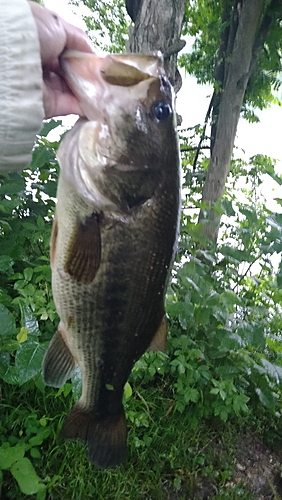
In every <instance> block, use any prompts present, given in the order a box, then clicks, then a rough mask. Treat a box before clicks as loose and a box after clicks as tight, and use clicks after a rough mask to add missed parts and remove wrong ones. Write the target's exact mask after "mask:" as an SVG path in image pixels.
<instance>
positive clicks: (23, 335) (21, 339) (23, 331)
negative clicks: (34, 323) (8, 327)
mask: <svg viewBox="0 0 282 500" xmlns="http://www.w3.org/2000/svg"><path fill="white" fill-rule="evenodd" d="M27 335H28V329H27V328H25V327H24V326H22V327H21V329H20V332H19V333H18V335H17V341H18V342H19V344H22V343H23V342H26V341H27Z"/></svg>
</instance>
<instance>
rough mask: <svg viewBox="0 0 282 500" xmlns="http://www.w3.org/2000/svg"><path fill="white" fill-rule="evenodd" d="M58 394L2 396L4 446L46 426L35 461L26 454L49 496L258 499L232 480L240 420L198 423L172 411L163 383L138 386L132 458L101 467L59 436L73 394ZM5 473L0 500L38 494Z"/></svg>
mask: <svg viewBox="0 0 282 500" xmlns="http://www.w3.org/2000/svg"><path fill="white" fill-rule="evenodd" d="M56 395H57V392H56V391H54V390H52V389H50V388H46V389H45V391H44V392H40V391H39V390H36V389H35V388H28V386H26V387H25V386H23V387H21V388H18V387H14V388H12V390H11V386H8V385H5V384H4V385H3V387H2V399H1V401H0V412H1V431H0V438H1V443H3V442H5V441H9V442H10V444H11V445H15V444H16V442H17V441H18V440H21V439H23V440H27V439H29V438H30V436H38V434H39V433H40V432H41V431H42V428H44V429H45V437H44V439H43V442H42V443H41V445H38V446H35V447H36V449H37V450H38V453H35V455H36V456H35V458H33V457H31V455H30V450H29V451H28V452H27V456H28V457H29V458H31V460H32V463H33V465H34V468H35V470H36V472H37V474H38V476H39V477H40V478H41V479H43V481H44V482H45V484H46V485H47V498H48V500H79V499H81V500H85V499H92V500H105V499H109V500H150V499H152V500H167V499H170V500H176V499H177V500H181V499H191V500H194V499H195V500H196V499H204V498H214V499H217V500H223V499H230V500H231V499H238V498H242V499H243V500H251V499H253V498H254V497H253V496H252V495H251V493H250V492H248V490H247V488H246V487H243V486H242V485H240V484H239V485H234V484H232V481H231V478H232V473H233V469H234V450H235V446H236V442H237V439H238V432H239V424H240V423H239V422H235V423H234V422H233V423H227V424H223V423H220V422H219V421H204V420H203V421H201V422H196V421H195V418H193V416H192V415H191V414H190V413H189V412H187V413H183V414H182V415H181V414H179V413H176V412H174V410H173V406H172V401H171V399H170V398H168V397H165V396H164V392H163V390H162V387H150V386H147V387H142V386H140V387H137V388H134V391H133V395H132V397H131V398H130V399H129V400H127V402H126V412H127V416H128V421H129V436H128V460H127V462H126V464H125V465H123V466H121V467H118V468H116V469H113V470H108V471H107V470H106V471H99V470H96V469H94V468H93V466H92V465H91V463H89V461H88V460H87V455H86V450H85V447H84V446H83V444H81V443H77V442H63V441H60V440H59V438H58V435H59V429H60V427H61V425H62V422H63V420H64V418H65V416H66V414H67V413H68V411H69V409H70V407H71V405H72V398H71V395H70V394H69V395H68V396H67V397H64V396H63V395H61V396H60V397H56ZM40 422H41V423H40ZM240 430H241V431H242V426H241V429H240ZM33 454H34V452H33ZM3 472H4V480H3V485H2V496H1V499H2V500H6V499H16V500H23V499H26V498H36V496H27V495H24V494H22V493H21V491H20V490H19V488H18V485H17V483H16V481H15V480H14V478H13V477H12V475H11V473H10V472H9V471H3Z"/></svg>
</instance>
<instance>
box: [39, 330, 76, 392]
mask: <svg viewBox="0 0 282 500" xmlns="http://www.w3.org/2000/svg"><path fill="white" fill-rule="evenodd" d="M62 328H63V326H62V324H61V323H60V325H59V328H58V330H57V332H56V333H55V335H54V337H53V338H52V340H51V342H50V344H49V346H48V348H47V351H46V353H45V356H44V359H43V364H42V369H43V380H44V382H45V384H46V385H51V386H52V387H62V385H64V384H65V383H66V381H67V380H68V379H69V378H70V377H71V376H72V373H73V371H74V369H75V366H76V362H75V360H74V358H73V355H72V353H71V352H70V350H69V348H68V346H67V345H66V343H65V341H64V339H63V336H62V334H61V330H62Z"/></svg>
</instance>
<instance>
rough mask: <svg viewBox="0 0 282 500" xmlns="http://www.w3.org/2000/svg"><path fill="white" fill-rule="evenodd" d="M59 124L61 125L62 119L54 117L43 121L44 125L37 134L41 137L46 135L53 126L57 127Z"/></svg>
mask: <svg viewBox="0 0 282 500" xmlns="http://www.w3.org/2000/svg"><path fill="white" fill-rule="evenodd" d="M60 125H62V120H54V119H52V120H48V121H46V122H44V125H43V127H42V129H41V130H40V132H39V135H40V136H41V137H46V136H47V135H48V134H49V132H50V131H51V130H54V128H57V127H59V126H60Z"/></svg>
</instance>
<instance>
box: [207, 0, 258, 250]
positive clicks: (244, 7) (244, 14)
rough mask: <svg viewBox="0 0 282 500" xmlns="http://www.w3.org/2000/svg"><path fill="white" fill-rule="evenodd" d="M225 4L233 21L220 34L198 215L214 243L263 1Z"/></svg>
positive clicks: (255, 54) (250, 70) (246, 0)
mask: <svg viewBox="0 0 282 500" xmlns="http://www.w3.org/2000/svg"><path fill="white" fill-rule="evenodd" d="M228 4H229V12H230V14H231V16H230V18H232V21H231V22H230V24H229V25H228V28H227V30H228V35H229V36H226V31H225V32H223V34H222V39H224V38H225V40H224V43H223V45H224V47H225V48H226V51H225V54H223V57H225V63H224V68H223V69H222V68H221V74H222V76H221V82H220V83H221V84H222V86H221V89H220V93H218V94H216V99H215V100H217V105H216V106H214V112H213V124H212V137H211V156H210V163H209V167H208V171H207V176H206V180H205V184H204V187H203V193H202V202H203V208H202V209H201V211H200V215H199V222H201V223H202V224H203V227H202V234H203V235H204V236H205V237H206V238H207V239H208V240H209V241H211V242H213V243H216V240H217V236H218V231H219V224H220V218H221V215H219V210H218V209H216V208H217V207H215V203H216V202H218V201H219V200H220V198H221V196H222V195H223V192H224V187H225V183H226V179H227V175H228V171H229V165H230V162H231V155H232V150H233V147H234V141H235V136H236V130H237V125H238V121H239V117H240V112H241V108H242V104H243V99H244V96H245V91H246V87H247V83H248V81H249V78H250V76H251V73H252V71H253V68H254V57H256V58H257V57H258V54H257V53H255V50H254V49H255V48H257V47H256V41H257V40H258V35H259V30H260V27H261V25H262V17H263V16H262V15H263V10H264V5H265V1H264V0H244V1H242V2H241V1H240V2H232V3H231V2H228ZM232 4H233V5H232ZM224 15H225V16H226V11H225V13H224ZM234 27H235V28H236V32H235V36H234ZM232 28H233V29H232ZM231 37H232V39H233V40H231V43H232V47H231V50H230V49H229V47H230V45H231V43H230V39H231ZM261 46H262V44H261ZM228 49H229V50H230V52H229V53H228ZM222 52H223V53H224V49H223V51H222ZM220 64H222V59H221V61H220Z"/></svg>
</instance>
